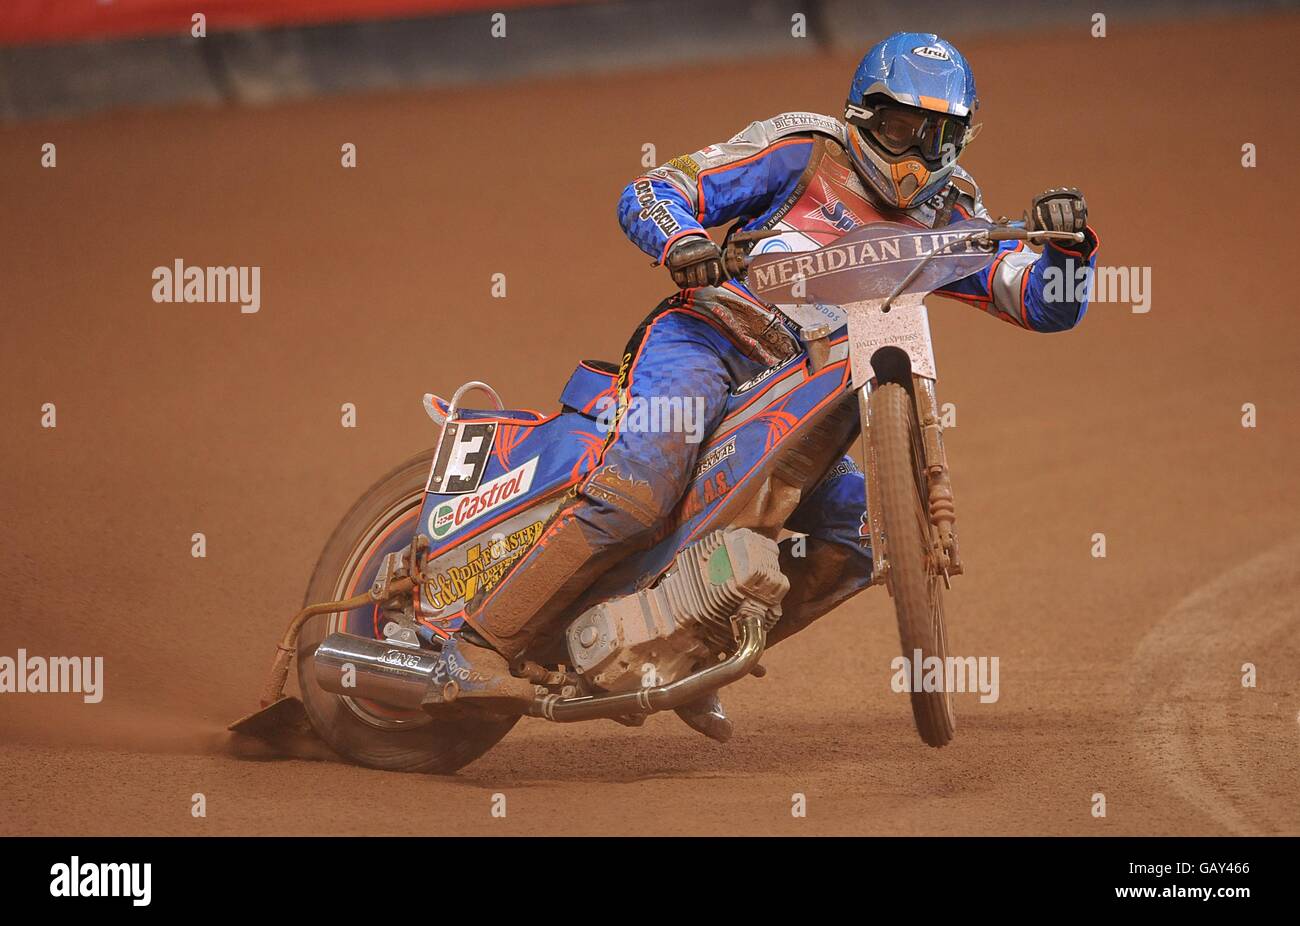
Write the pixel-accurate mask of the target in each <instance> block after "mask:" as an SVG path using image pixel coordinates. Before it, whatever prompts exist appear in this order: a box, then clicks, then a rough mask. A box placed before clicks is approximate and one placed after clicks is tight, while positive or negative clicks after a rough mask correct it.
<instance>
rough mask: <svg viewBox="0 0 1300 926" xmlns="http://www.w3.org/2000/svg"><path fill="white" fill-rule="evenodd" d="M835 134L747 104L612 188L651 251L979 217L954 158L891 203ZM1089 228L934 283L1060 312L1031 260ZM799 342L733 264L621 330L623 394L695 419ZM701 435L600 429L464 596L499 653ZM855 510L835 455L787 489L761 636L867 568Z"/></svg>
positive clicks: (800, 245)
mask: <svg viewBox="0 0 1300 926" xmlns="http://www.w3.org/2000/svg"><path fill="white" fill-rule="evenodd" d="M844 144H845V128H844V126H843V125H842V124H841V123H840V122H839V121H838V120H836V119H833V118H831V117H829V116H821V115H817V114H812V113H787V114H784V115H780V116H777V117H775V118H773V119H768V120H765V121H762V122H755V123H753V124H752V125H750V126H749V127H748V128H747V129H745V130H744V131H743V132H741V133H740V134H739V135H737V136H735V137H734V138H732V139H731V140H730V141H729V142H726V143H723V144H718V145H710V146H708V147H707V148H703V149H701V150H700V151H697V152H695V153H694V154H692V155H689V156H683V157H677V158H673V159H672V160H670V161H669V162H668V163H667V164H664V165H663V166H661V167H659V168H656V169H655V170H652V171H650V172H649V173H648V174H646V175H644V176H642V177H638V178H637V179H636V180H634V181H633V182H632V183H631V184H629V185H628V187H627V188H626V190H624V192H623V196H622V198H621V200H620V202H619V218H620V220H621V222H622V225H623V228H624V230H625V231H626V232H627V234H628V237H629V238H631V240H632V241H633V242H634V243H635V244H636V245H637V246H638V247H640V248H641V249H642V250H643V251H645V252H646V253H648V254H650V255H651V256H652V257H654V258H655V261H656V262H657V263H660V264H662V263H663V262H664V259H665V257H666V256H667V254H668V252H669V251H670V249H671V248H672V246H673V245H674V244H676V243H677V242H678V241H680V240H682V239H683V238H685V237H687V236H691V235H703V234H705V232H704V229H705V228H706V227H713V226H717V225H721V224H724V223H727V222H733V221H734V222H735V223H736V224H735V226H734V227H733V228H741V229H745V230H752V229H774V230H777V231H779V232H780V234H778V235H777V236H775V237H772V238H768V239H765V240H763V241H761V242H760V243H759V248H758V249H759V250H760V251H763V252H766V251H771V250H787V251H807V250H812V249H815V248H818V247H820V246H822V245H824V244H827V243H829V242H831V241H834V240H835V239H836V238H838V237H840V236H841V235H843V234H845V233H846V232H849V231H852V230H853V229H855V228H858V227H860V226H861V225H864V224H867V223H870V222H878V221H894V222H906V223H912V224H916V225H918V226H919V227H931V226H934V225H942V224H946V223H947V222H948V221H950V220H954V219H965V218H971V217H984V218H986V217H987V213H986V211H985V210H984V207H983V205H982V203H981V200H980V195H979V191H978V188H977V187H976V186H975V184H974V182H973V181H972V180H971V179H970V177H969V175H968V174H966V173H965V172H964V171H962V170H961V169H960V168H958V169H957V170H955V171H954V174H953V179H952V181H951V182H950V183H949V184H948V185H947V186H946V187H945V188H944V189H943V190H942V191H941V192H940V194H938V195H936V196H935V197H933V198H932V199H931V200H929V201H927V202H924V203H922V204H920V205H918V206H915V207H913V208H911V209H908V210H906V211H905V212H898V211H892V210H888V209H884V208H881V207H878V206H876V205H874V204H873V202H872V200H871V198H870V195H869V194H868V192H867V189H866V188H865V187H864V185H863V184H862V183H861V181H860V180H859V179H858V177H857V175H856V174H855V172H854V170H853V168H852V166H851V162H850V161H849V159H848V156H847V155H846V154H845V151H844V147H843V146H844ZM1087 239H1088V240H1087V241H1086V242H1084V243H1083V245H1081V246H1080V249H1079V251H1078V252H1076V253H1071V252H1067V251H1065V250H1062V249H1060V248H1056V247H1053V246H1049V247H1048V248H1047V249H1045V250H1044V251H1043V253H1042V255H1041V256H1039V255H1035V254H1034V253H1033V252H1030V251H1027V250H1024V249H1023V247H1022V245H1021V244H1020V243H1019V242H1016V243H1010V242H1005V243H1003V244H1002V245H1001V246H1000V249H999V252H998V253H997V255H996V257H995V259H994V260H993V262H992V263H991V264H990V265H989V267H987V268H986V269H984V270H982V271H980V272H979V273H976V274H973V275H972V276H969V277H966V278H963V279H961V280H958V281H956V282H954V283H952V284H949V285H948V286H945V287H944V288H943V289H942V290H940V291H939V292H941V293H943V294H945V295H950V296H953V297H955V298H957V299H960V300H962V301H965V302H969V303H973V304H974V305H976V306H978V307H980V308H982V309H984V310H985V311H988V312H990V313H991V314H993V315H995V316H997V317H999V318H1002V319H1004V320H1006V321H1009V322H1011V323H1013V324H1016V325H1019V326H1021V327H1024V328H1028V329H1031V330H1035V331H1059V330H1064V329H1067V328H1070V327H1073V326H1074V325H1075V324H1077V323H1078V321H1079V319H1080V318H1081V317H1082V316H1083V313H1084V311H1085V309H1086V303H1085V302H1082V301H1080V302H1074V301H1060V300H1058V301H1055V302H1053V301H1050V300H1048V299H1047V298H1045V294H1044V289H1043V287H1044V274H1045V273H1046V271H1047V270H1048V269H1049V268H1050V267H1054V266H1055V267H1060V268H1061V270H1062V271H1063V272H1070V273H1073V270H1074V267H1077V266H1079V265H1080V264H1082V263H1087V264H1088V265H1089V266H1091V265H1092V263H1093V262H1094V261H1095V253H1096V243H1097V241H1096V236H1095V234H1093V232H1092V231H1091V229H1089V230H1088V232H1087ZM1069 261H1072V262H1073V265H1071V264H1069V263H1067V262H1069ZM1071 279H1074V277H1071ZM1064 289H1065V291H1066V292H1069V293H1073V292H1075V291H1076V288H1075V287H1065V288H1064ZM797 350H798V344H797V341H796V332H795V331H794V330H793V328H792V327H791V326H790V325H789V323H787V322H786V321H785V320H784V319H783V318H782V317H781V316H780V315H779V314H778V313H776V312H775V311H774V310H773V309H772V308H771V307H769V306H767V305H765V304H763V303H762V302H761V301H760V300H758V299H757V298H756V297H754V296H753V295H752V294H750V293H749V291H748V290H747V289H746V288H745V286H744V284H743V282H741V281H739V280H734V279H733V280H729V281H726V282H724V283H722V284H721V285H719V286H702V287H698V288H693V289H689V290H686V291H684V292H682V293H679V294H678V295H677V296H674V297H672V298H670V299H668V300H665V302H663V303H661V304H660V306H659V307H658V308H657V309H656V310H655V311H654V313H652V314H651V316H650V317H649V318H648V319H647V320H646V321H645V322H644V323H643V324H642V325H641V327H640V328H638V329H637V332H636V333H635V334H634V336H633V338H632V340H631V342H630V343H629V345H628V348H627V350H626V352H625V355H624V358H623V364H622V368H621V370H620V387H621V389H622V390H624V394H625V395H626V396H627V401H628V402H629V403H631V402H638V401H643V402H649V401H651V400H655V399H657V400H659V401H661V402H662V401H663V400H665V399H667V400H670V401H671V400H673V399H677V398H680V399H682V400H684V401H697V402H699V403H700V407H702V409H703V415H702V417H703V422H702V425H703V434H705V435H707V434H708V433H709V432H710V431H712V430H713V429H714V428H715V427H716V426H717V424H718V422H719V421H720V420H721V417H722V415H723V413H724V409H725V407H726V403H727V397H728V394H729V392H730V391H731V390H732V389H733V388H734V387H736V386H737V385H739V384H742V383H744V382H746V381H748V380H750V379H752V378H753V377H754V376H756V375H758V374H759V373H761V372H762V371H763V370H765V369H767V368H769V367H771V366H773V365H775V364H777V363H780V362H781V361H782V360H784V359H786V358H788V357H789V356H791V354H792V353H794V352H796V351H797ZM693 437H694V440H692V438H693ZM700 446H701V443H700V442H699V438H698V436H696V435H692V434H689V433H685V432H675V433H674V432H664V431H651V432H647V431H626V430H618V429H616V430H614V431H613V432H612V433H611V434H610V435H609V438H608V440H607V441H606V444H605V447H604V450H603V453H602V456H601V458H600V460H599V462H598V464H597V465H596V467H595V468H594V469H593V471H592V472H591V473H590V474H589V475H588V476H587V477H586V478H585V480H584V481H583V482H582V483H580V484H579V485H578V486H577V488H576V489H575V491H574V494H573V496H572V498H571V500H570V502H569V503H568V504H566V505H565V506H563V507H562V508H561V509H560V510H559V511H558V512H557V514H556V515H554V516H553V517H552V519H551V521H550V522H549V523H548V525H547V527H546V529H545V530H544V532H543V534H542V536H541V538H540V539H539V540H538V542H537V543H536V544H534V546H533V547H532V548H531V549H530V551H529V552H528V553H527V554H526V555H525V556H524V557H522V558H521V559H520V561H519V562H518V564H517V565H516V566H515V568H514V569H512V570H511V572H510V574H509V575H508V576H507V577H506V578H505V580H504V581H502V582H501V583H499V584H498V585H497V586H496V588H495V589H493V590H492V592H490V593H488V594H487V595H486V596H484V597H481V598H480V599H476V600H474V601H471V602H470V604H469V607H468V608H467V622H468V623H469V624H470V626H471V627H472V628H473V629H474V630H476V631H477V632H478V633H479V634H480V635H481V636H483V637H484V638H486V640H487V641H488V642H489V643H491V644H492V646H493V647H494V648H496V649H497V650H498V651H500V652H501V653H502V654H504V655H506V656H507V657H510V658H514V657H517V656H519V655H521V654H523V653H524V652H525V651H526V650H527V648H528V646H529V644H530V643H531V642H532V641H533V640H534V639H535V638H536V637H537V635H538V633H539V632H541V631H543V630H545V629H547V628H549V627H551V626H552V625H553V624H554V623H555V622H556V621H558V620H559V618H560V617H561V616H562V615H564V614H565V612H566V610H567V609H568V608H569V606H570V605H572V604H573V602H574V601H575V600H576V599H577V598H578V597H579V595H581V593H582V592H583V591H584V590H585V589H586V588H587V587H589V586H590V585H591V584H592V583H593V582H594V581H595V580H596V579H597V578H598V576H599V575H600V574H601V573H602V572H604V571H605V570H606V569H607V568H609V566H610V565H611V564H612V563H613V562H615V561H616V560H618V559H620V558H622V557H624V556H627V555H628V554H629V553H632V552H634V551H637V550H639V549H643V548H645V547H647V546H649V545H650V544H651V542H652V541H653V539H654V537H655V529H656V527H657V526H658V525H659V524H660V522H662V521H663V520H664V519H665V518H667V517H668V516H669V515H670V513H671V512H672V510H673V509H674V507H675V506H676V505H677V503H678V501H679V500H680V498H681V497H682V494H683V492H684V491H685V489H686V486H687V483H688V481H689V477H690V475H691V473H692V472H693V470H694V468H695V461H696V457H697V455H698V452H699V448H700ZM865 512H866V487H865V480H864V477H863V475H862V473H861V472H860V471H859V470H858V468H857V466H856V465H854V463H853V461H852V460H851V459H849V458H847V457H846V458H845V459H844V460H843V461H841V462H840V463H839V464H838V465H837V466H835V467H834V468H833V469H832V471H831V472H830V473H829V474H828V475H827V477H826V478H825V479H824V480H823V481H822V482H821V483H820V484H819V485H818V486H817V487H816V488H815V490H814V491H813V492H811V493H809V495H808V496H807V497H806V498H804V499H803V500H802V501H801V503H800V505H799V507H798V509H797V510H796V511H795V513H794V514H793V515H792V517H791V518H790V520H789V522H788V523H787V526H788V527H789V528H790V529H791V530H793V531H796V532H800V533H806V534H807V535H808V538H809V539H808V541H807V542H806V553H807V555H805V556H802V557H799V556H795V555H794V553H795V548H794V546H793V545H792V543H791V541H785V542H783V544H782V556H781V560H782V566H783V568H784V569H786V570H787V574H788V575H789V577H790V579H791V591H790V593H789V595H788V596H787V598H786V599H785V602H784V604H783V607H782V612H783V613H782V617H781V620H780V622H779V623H778V624H777V626H776V627H775V628H774V629H773V633H772V638H773V640H779V639H782V638H784V637H786V636H789V634H790V633H792V632H794V631H795V630H797V629H799V628H802V627H804V626H807V624H808V623H810V622H811V621H812V620H813V619H815V618H816V617H818V616H820V615H821V614H824V613H825V612H827V611H829V610H830V609H831V608H833V607H834V606H835V605H837V604H839V603H840V602H841V601H843V600H845V599H846V598H848V597H849V596H851V595H853V594H854V593H856V592H858V591H860V590H861V589H862V588H864V587H866V585H867V584H869V582H870V576H871V551H870V549H869V546H868V541H869V537H868V534H867V531H866V529H865V528H864V526H863V524H864V515H865Z"/></svg>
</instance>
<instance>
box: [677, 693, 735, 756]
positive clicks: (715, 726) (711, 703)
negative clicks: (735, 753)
mask: <svg viewBox="0 0 1300 926" xmlns="http://www.w3.org/2000/svg"><path fill="white" fill-rule="evenodd" d="M677 716H678V717H680V718H682V720H684V721H685V722H686V726H688V727H690V728H691V729H692V730H694V731H695V732H696V733H703V734H704V735H705V736H707V737H708V738H709V739H711V740H717V741H718V742H719V743H725V742H726V741H727V740H729V739H731V734H732V733H734V732H735V727H734V726H733V725H732V723H731V719H730V718H729V717H727V714H726V712H725V711H723V709H722V701H721V700H720V699H719V698H718V693H717V692H716V691H715V692H712V693H710V694H707V695H705V696H704V697H702V698H696V699H695V700H694V701H692V702H691V703H690V704H684V705H682V706H681V707H679V708H677Z"/></svg>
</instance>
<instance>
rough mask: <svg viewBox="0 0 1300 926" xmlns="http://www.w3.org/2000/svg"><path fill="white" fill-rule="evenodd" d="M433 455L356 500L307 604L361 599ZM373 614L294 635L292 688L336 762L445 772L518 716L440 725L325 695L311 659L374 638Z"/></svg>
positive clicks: (405, 528)
mask: <svg viewBox="0 0 1300 926" xmlns="http://www.w3.org/2000/svg"><path fill="white" fill-rule="evenodd" d="M432 459H433V451H432V450H430V451H426V452H425V453H422V454H418V455H416V456H414V457H412V458H411V459H410V460H407V461H406V462H405V463H403V464H402V465H401V466H398V467H397V468H396V469H394V470H393V471H392V472H390V473H389V474H388V475H386V476H384V477H383V478H382V479H380V480H379V481H378V482H377V483H375V484H374V485H373V486H371V487H370V489H369V490H368V491H367V492H366V493H365V494H364V495H362V496H361V499H360V500H359V501H358V502H357V503H356V504H355V505H353V506H352V510H351V511H349V512H348V513H347V515H345V516H344V518H343V520H342V521H341V522H340V523H339V526H338V527H336V528H335V529H334V533H333V534H332V535H330V539H329V541H328V542H327V543H326V544H325V549H324V550H323V551H322V552H321V556H320V560H319V561H318V562H317V564H316V569H315V571H314V572H313V573H312V577H311V581H310V582H309V583H308V584H307V595H306V599H305V603H315V602H320V601H336V600H338V599H341V598H347V597H349V596H351V595H355V594H358V593H360V592H363V591H364V590H365V589H366V588H368V587H369V585H370V583H372V582H373V581H374V579H375V575H376V574H377V572H378V569H379V564H380V562H381V561H382V560H383V558H384V556H385V555H386V554H387V553H390V552H393V551H395V550H400V549H403V548H405V547H406V546H407V545H409V544H410V542H411V537H412V536H413V534H414V531H415V526H416V520H417V519H418V518H419V516H420V507H421V504H422V502H423V499H424V483H425V478H426V477H427V476H428V473H429V465H430V463H431V461H432ZM377 623H378V619H377V615H376V613H375V610H374V608H373V607H366V608H358V609H356V610H353V611H349V612H346V613H342V614H322V615H320V616H318V617H314V618H312V619H311V620H310V621H308V622H307V624H306V625H305V626H304V627H303V628H302V632H301V633H300V634H299V635H298V686H299V688H300V689H301V691H302V701H303V704H304V706H305V707H306V709H307V716H308V717H309V718H310V719H311V724H312V727H313V728H314V729H315V730H316V732H317V733H318V734H319V735H320V737H321V738H322V739H323V740H325V742H327V743H329V745H330V746H331V747H333V749H334V750H335V751H336V752H338V753H339V754H340V755H342V756H344V757H346V758H348V759H351V760H352V761H354V762H358V763H360V764H362V765H367V766H370V767H371V768H379V769H386V770H389V771H398V772H432V773H443V774H447V773H451V772H454V771H456V770H457V769H459V768H461V767H463V766H465V765H468V764H469V763H470V762H472V761H474V760H475V759H477V758H478V757H479V756H481V755H483V753H485V752H487V751H488V750H489V749H491V748H492V747H493V746H494V745H496V744H497V743H498V742H499V741H500V740H501V738H502V737H504V736H505V735H506V734H507V733H508V732H510V728H511V727H513V726H514V725H515V723H516V721H518V719H519V718H517V717H496V716H487V717H484V718H483V719H481V720H480V719H479V718H471V719H454V720H453V719H438V720H435V719H434V718H432V717H430V716H429V715H427V714H425V713H424V712H423V711H399V710H394V709H391V708H387V707H385V706H383V705H380V704H375V703H374V702H368V701H364V700H362V699H358V698H350V697H345V696H343V695H336V694H333V693H331V692H328V691H325V690H324V689H323V688H321V687H320V685H319V684H317V682H316V676H315V670H314V666H313V664H312V656H313V655H314V654H315V652H316V647H317V646H318V645H319V644H320V641H321V640H323V639H325V637H326V636H327V635H328V634H330V633H334V632H336V631H341V632H344V633H353V634H357V635H359V636H372V637H377V636H379V628H378V627H377V626H376V625H377Z"/></svg>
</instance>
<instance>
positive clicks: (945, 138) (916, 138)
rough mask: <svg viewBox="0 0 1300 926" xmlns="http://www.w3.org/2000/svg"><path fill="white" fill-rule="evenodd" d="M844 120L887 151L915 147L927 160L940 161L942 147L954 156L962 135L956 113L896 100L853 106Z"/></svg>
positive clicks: (962, 126) (963, 124)
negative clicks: (904, 103)
mask: <svg viewBox="0 0 1300 926" xmlns="http://www.w3.org/2000/svg"><path fill="white" fill-rule="evenodd" d="M848 120H849V123H850V124H851V125H853V126H854V127H855V128H856V129H857V130H858V132H859V133H860V134H862V135H864V136H867V137H869V138H870V139H871V140H873V141H875V143H876V144H877V145H878V146H879V147H881V148H883V149H885V150H886V151H888V152H889V153H890V154H905V153H907V151H908V150H909V149H911V148H916V149H917V150H918V151H920V152H921V157H923V158H925V159H926V160H927V161H939V160H941V159H942V158H943V154H944V152H945V150H947V151H951V152H952V154H953V155H956V154H957V152H959V151H960V150H961V145H962V141H963V140H964V139H965V136H966V122H965V120H963V119H961V118H959V117H957V116H949V115H947V114H945V113H936V112H931V111H930V110H928V109H918V108H916V107H914V106H904V105H902V104H899V103H895V104H889V103H885V104H880V105H872V104H870V103H868V104H867V105H866V106H863V107H857V106H855V107H853V108H852V110H851V111H850V112H849V114H848ZM949 146H951V147H949Z"/></svg>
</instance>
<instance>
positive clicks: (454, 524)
mask: <svg viewBox="0 0 1300 926" xmlns="http://www.w3.org/2000/svg"><path fill="white" fill-rule="evenodd" d="M536 472H537V457H533V458H532V459H531V460H529V461H528V462H527V463H524V464H523V465H522V466H517V467H515V468H514V469H512V470H510V472H508V473H503V474H501V475H500V476H498V477H496V478H495V479H492V480H489V481H488V482H485V483H483V484H482V485H481V486H479V487H478V490H477V491H475V492H471V493H469V494H467V495H462V496H461V497H460V498H458V499H456V500H455V501H450V502H443V503H442V504H441V505H439V506H438V507H437V508H434V509H433V512H432V513H431V514H430V515H429V525H428V527H429V536H430V537H433V538H435V539H440V538H442V537H445V536H447V535H448V534H450V533H451V532H452V531H458V530H460V529H461V528H463V527H465V526H467V525H469V524H472V523H473V522H475V521H477V520H478V519H479V518H481V517H483V516H484V515H486V514H489V513H491V512H493V511H496V510H497V509H498V508H501V507H503V506H505V505H507V504H509V503H510V502H512V501H514V500H515V499H517V498H520V497H521V496H523V495H526V494H527V493H528V490H529V489H530V488H532V485H533V474H534V473H536Z"/></svg>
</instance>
